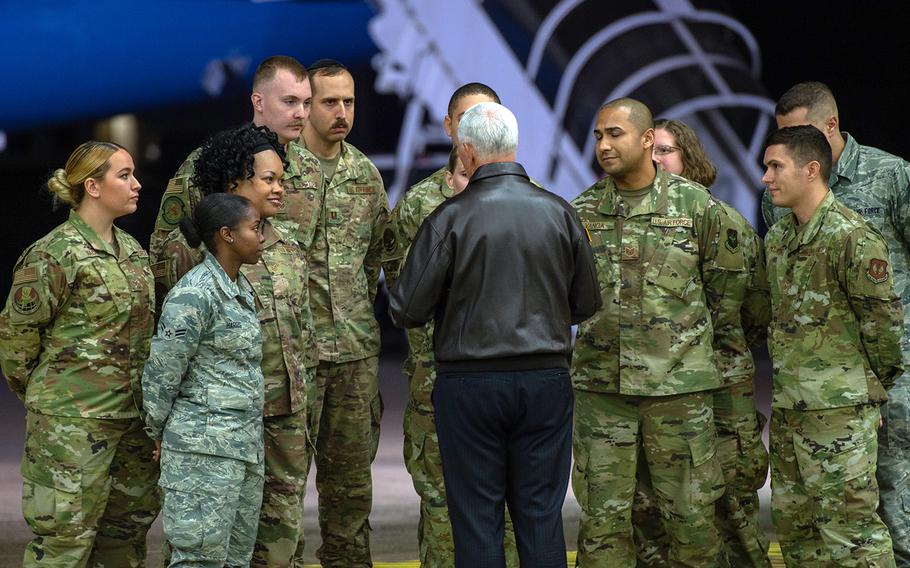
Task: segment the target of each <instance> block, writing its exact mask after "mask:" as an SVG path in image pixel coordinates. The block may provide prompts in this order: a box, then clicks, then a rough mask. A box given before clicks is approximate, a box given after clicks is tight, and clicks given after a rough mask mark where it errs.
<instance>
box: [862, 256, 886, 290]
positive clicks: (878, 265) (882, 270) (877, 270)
mask: <svg viewBox="0 0 910 568" xmlns="http://www.w3.org/2000/svg"><path fill="white" fill-rule="evenodd" d="M866 278H868V279H869V280H871V281H873V282H875V283H876V284H881V283H882V282H885V281H886V280H888V262H887V261H885V260H882V259H880V258H873V259H872V260H870V261H869V268H867V269H866Z"/></svg>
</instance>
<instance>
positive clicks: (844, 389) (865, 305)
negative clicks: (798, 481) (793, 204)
mask: <svg viewBox="0 0 910 568" xmlns="http://www.w3.org/2000/svg"><path fill="white" fill-rule="evenodd" d="M765 248H766V250H767V256H768V259H769V260H768V280H769V282H770V283H771V304H772V308H773V311H772V313H773V314H774V315H773V319H772V322H771V333H770V340H769V343H768V346H769V348H770V351H771V361H772V363H773V365H774V383H773V385H774V387H773V399H772V406H773V407H775V408H786V409H795V410H817V409H824V408H839V407H844V406H855V405H858V404H866V403H869V402H884V401H885V400H887V396H886V394H885V389H888V388H890V387H891V386H892V385H893V384H894V381H895V380H896V379H897V377H898V376H899V375H900V373H901V372H902V370H903V368H902V367H901V351H900V338H901V331H902V330H901V305H900V300H899V299H898V298H897V296H895V295H894V291H893V288H892V280H891V279H892V274H891V267H890V265H889V263H888V262H887V260H885V259H887V258H888V256H887V255H888V249H887V247H886V245H885V241H884V239H883V238H882V236H881V234H879V232H878V231H876V230H875V229H874V228H872V227H871V226H870V225H869V224H868V223H866V222H865V221H864V220H863V218H862V217H860V216H859V214H857V213H854V212H853V211H851V210H850V209H848V208H847V207H846V206H844V205H843V204H841V203H840V202H838V201H837V200H836V199H835V198H834V194H832V193H831V192H828V194H827V196H826V197H825V199H824V200H823V201H822V202H821V204H820V205H819V207H818V209H817V210H816V211H815V213H813V215H812V218H811V219H809V221H808V222H807V223H806V224H805V226H804V227H802V229H801V230H799V231H797V224H796V217H795V216H794V215H792V214H791V215H789V216H787V217H784V218H783V219H781V220H780V221H779V222H778V223H776V224H775V225H774V226H773V227H771V230H770V231H768V234H767V236H766V239H765Z"/></svg>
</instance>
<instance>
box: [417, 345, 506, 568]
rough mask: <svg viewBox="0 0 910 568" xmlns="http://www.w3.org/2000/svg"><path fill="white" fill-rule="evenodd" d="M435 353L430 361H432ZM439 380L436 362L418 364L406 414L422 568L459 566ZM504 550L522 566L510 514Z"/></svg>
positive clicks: (419, 361) (425, 361) (428, 361)
mask: <svg viewBox="0 0 910 568" xmlns="http://www.w3.org/2000/svg"><path fill="white" fill-rule="evenodd" d="M432 356H433V355H432V353H431V354H429V357H430V358H432ZM435 380H436V373H435V370H434V366H433V362H432V360H426V359H425V358H423V359H422V360H418V362H417V365H416V369H415V372H414V374H413V375H411V376H410V377H408V387H409V397H408V404H407V406H406V407H405V410H404V465H405V467H406V468H407V470H408V473H410V474H411V480H412V481H413V483H414V490H415V491H417V495H419V496H420V520H419V521H418V523H417V544H418V548H419V552H420V566H421V567H422V568H449V567H451V566H455V540H454V538H453V537H452V525H451V523H450V522H449V509H448V507H447V506H446V490H445V481H444V479H443V476H442V457H441V456H440V454H439V439H438V438H437V436H436V423H435V420H434V418H433V403H432V401H431V399H430V397H431V396H432V393H433V383H434V382H435ZM505 523H506V526H505V539H504V543H503V547H504V549H505V554H506V566H509V567H516V568H517V566H518V548H517V547H516V545H515V529H514V528H513V526H512V519H511V518H510V517H509V512H508V509H507V510H506V520H505Z"/></svg>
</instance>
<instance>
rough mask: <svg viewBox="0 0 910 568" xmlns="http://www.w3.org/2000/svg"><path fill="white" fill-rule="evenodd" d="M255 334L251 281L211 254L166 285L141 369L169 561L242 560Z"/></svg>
mask: <svg viewBox="0 0 910 568" xmlns="http://www.w3.org/2000/svg"><path fill="white" fill-rule="evenodd" d="M261 361H262V335H261V333H260V328H259V321H258V319H257V317H256V307H255V303H254V300H253V291H252V287H251V286H250V284H249V282H247V280H246V278H244V277H243V276H242V275H240V276H238V277H237V280H236V281H231V280H230V278H229V277H228V275H227V274H226V273H225V272H224V269H223V268H222V267H221V265H220V264H219V262H218V260H217V259H216V258H215V257H214V256H212V255H211V254H210V253H205V260H203V262H202V264H200V265H198V266H197V267H196V268H194V269H193V270H191V271H190V272H188V273H187V274H186V276H184V277H183V278H182V279H181V280H180V281H179V282H178V283H177V285H176V286H175V287H174V288H173V289H172V290H171V292H170V293H169V294H168V296H167V298H166V299H165V302H164V307H163V309H162V313H161V318H160V319H159V321H158V330H157V333H156V334H155V337H154V338H153V339H152V346H151V353H150V354H149V359H148V362H147V363H146V366H145V372H144V374H143V376H142V392H143V395H144V396H143V404H144V409H145V412H146V418H145V421H146V430H147V432H148V434H149V436H151V437H152V438H153V439H155V440H160V442H161V449H162V451H161V480H160V485H161V487H162V488H163V489H164V532H165V535H166V536H167V538H168V542H169V543H170V546H171V553H172V557H171V565H172V566H173V565H182V563H186V564H187V565H193V566H211V567H213V568H214V567H221V566H238V567H239V566H248V565H249V563H250V559H251V558H252V554H253V546H254V543H255V539H256V529H257V523H256V521H255V519H258V518H259V507H260V504H261V501H262V483H263V454H264V447H263V428H262V408H263V401H264V398H263V376H262V370H261V369H260V364H261Z"/></svg>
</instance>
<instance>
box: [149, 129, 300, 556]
mask: <svg viewBox="0 0 910 568" xmlns="http://www.w3.org/2000/svg"><path fill="white" fill-rule="evenodd" d="M284 166H285V163H284V150H283V148H282V146H281V145H280V144H279V142H278V139H277V137H276V136H275V134H274V133H272V132H271V131H270V130H269V129H268V128H267V127H264V126H259V127H257V126H253V125H245V126H243V127H240V128H238V129H234V130H229V131H225V132H221V133H219V134H216V135H215V136H213V137H212V138H210V139H209V140H207V141H206V142H205V143H204V144H203V146H202V148H201V150H200V152H199V156H198V158H197V159H196V163H195V174H194V177H193V184H194V185H196V186H197V187H198V188H199V189H200V191H201V192H202V194H203V195H211V194H214V193H232V194H236V195H239V196H242V197H245V198H246V199H248V200H249V201H250V203H251V204H252V205H253V208H254V209H256V210H257V211H258V212H259V215H260V217H261V219H262V221H261V224H260V230H261V232H262V235H263V237H264V239H265V241H264V243H263V252H262V257H261V259H260V260H259V262H258V263H257V264H253V265H245V266H243V267H242V269H241V273H242V274H243V276H244V277H246V279H247V280H249V282H250V284H252V288H253V293H254V297H255V301H256V308H257V310H258V313H259V322H260V327H261V332H262V372H263V376H264V382H265V406H264V421H263V425H264V438H265V456H264V461H265V485H264V488H263V501H262V510H261V515H260V522H259V529H258V534H257V537H256V547H255V554H254V556H253V559H252V565H254V566H266V565H277V566H281V565H288V564H289V563H290V561H291V559H292V557H293V556H294V552H295V549H296V546H297V542H298V539H299V537H300V534H299V533H300V526H301V519H302V515H303V498H304V492H305V489H306V473H307V468H306V465H307V424H306V418H307V412H306V401H307V394H306V389H307V385H308V384H311V383H312V376H313V372H314V369H315V367H314V364H315V361H316V357H308V356H307V355H308V354H314V353H315V351H316V343H315V333H314V327H313V319H312V315H311V313H310V308H309V293H308V290H307V278H308V269H307V266H306V264H305V260H304V257H303V255H302V253H301V249H300V246H299V244H298V242H297V239H296V235H297V227H296V225H294V224H293V223H292V222H289V221H283V220H277V219H274V218H273V217H274V216H275V215H276V214H277V213H278V212H279V211H280V210H281V209H282V205H283V196H284V189H283V187H282V185H281V179H282V176H283V174H284ZM203 247H204V245H202V246H199V247H192V246H190V245H189V244H188V243H187V242H186V240H185V238H184V237H183V235H182V234H181V233H180V232H179V231H177V230H175V231H173V232H172V233H171V234H170V235H169V237H168V239H167V242H166V244H165V246H164V250H165V251H166V254H167V256H166V258H168V261H169V264H170V265H171V266H170V269H171V271H172V277H173V278H175V279H176V278H177V277H180V276H182V275H183V274H184V273H186V272H187V271H188V270H189V269H190V268H192V267H193V266H195V265H196V264H197V263H198V262H199V261H201V259H202V250H203ZM308 365H310V366H309V367H308ZM254 457H255V456H251V459H252V458H254ZM260 457H262V456H260ZM163 479H164V478H163ZM173 482H174V483H175V484H177V485H179V484H180V481H179V479H178V480H174V481H173ZM164 483H169V481H168V480H167V479H165V480H164V481H162V484H164ZM177 489H179V488H177Z"/></svg>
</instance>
